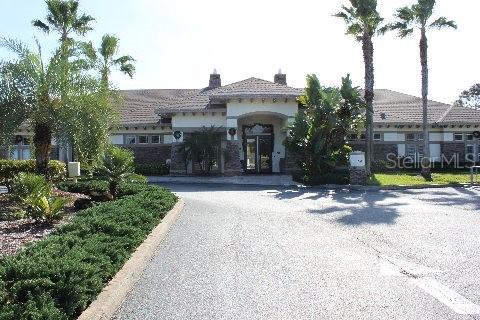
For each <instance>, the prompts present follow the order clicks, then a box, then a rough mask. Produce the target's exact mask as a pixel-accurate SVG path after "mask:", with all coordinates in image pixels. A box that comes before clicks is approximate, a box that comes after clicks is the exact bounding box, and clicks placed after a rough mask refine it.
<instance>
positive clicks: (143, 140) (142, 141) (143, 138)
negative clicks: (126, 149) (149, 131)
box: [138, 136, 148, 144]
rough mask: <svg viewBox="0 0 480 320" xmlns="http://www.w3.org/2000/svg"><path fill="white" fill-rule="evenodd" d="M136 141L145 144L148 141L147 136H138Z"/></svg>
mask: <svg viewBox="0 0 480 320" xmlns="http://www.w3.org/2000/svg"><path fill="white" fill-rule="evenodd" d="M138 143H140V144H147V143H148V136H138Z"/></svg>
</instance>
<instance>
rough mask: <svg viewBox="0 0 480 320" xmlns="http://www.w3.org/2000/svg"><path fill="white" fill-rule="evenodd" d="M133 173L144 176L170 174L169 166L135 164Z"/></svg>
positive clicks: (164, 164) (163, 164) (162, 164)
mask: <svg viewBox="0 0 480 320" xmlns="http://www.w3.org/2000/svg"><path fill="white" fill-rule="evenodd" d="M135 172H136V173H138V174H143V175H146V176H166V175H168V174H170V165H168V164H166V163H158V164H157V163H155V164H153V163H152V164H138V163H137V164H135Z"/></svg>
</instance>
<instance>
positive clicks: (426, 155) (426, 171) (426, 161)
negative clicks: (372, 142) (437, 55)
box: [420, 27, 432, 180]
mask: <svg viewBox="0 0 480 320" xmlns="http://www.w3.org/2000/svg"><path fill="white" fill-rule="evenodd" d="M420 62H421V64H422V105H423V123H422V124H423V158H422V163H421V164H422V176H423V177H424V178H425V179H426V180H432V172H431V170H430V165H431V164H430V142H429V140H430V139H429V137H428V41H427V35H426V28H425V27H422V29H421V38H420Z"/></svg>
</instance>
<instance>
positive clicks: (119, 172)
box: [99, 146, 135, 199]
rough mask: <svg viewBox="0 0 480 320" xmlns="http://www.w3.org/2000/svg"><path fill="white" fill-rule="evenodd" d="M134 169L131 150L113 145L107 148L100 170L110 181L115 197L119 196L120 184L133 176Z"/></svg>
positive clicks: (112, 193)
mask: <svg viewBox="0 0 480 320" xmlns="http://www.w3.org/2000/svg"><path fill="white" fill-rule="evenodd" d="M134 170H135V166H134V156H133V152H132V151H131V150H127V149H123V148H118V147H113V146H111V147H110V148H107V150H106V152H105V156H104V159H103V165H102V166H101V167H100V170H99V172H100V174H101V175H102V176H103V177H104V178H105V179H106V180H107V181H108V183H109V190H110V194H111V195H112V197H113V199H116V198H117V194H118V185H119V184H120V183H121V182H123V181H124V180H125V179H128V178H129V177H131V176H133V175H134Z"/></svg>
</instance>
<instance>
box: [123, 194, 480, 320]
mask: <svg viewBox="0 0 480 320" xmlns="http://www.w3.org/2000/svg"><path fill="white" fill-rule="evenodd" d="M170 187H171V188H172V189H173V190H174V191H175V192H177V193H178V194H179V195H180V196H181V197H182V198H183V199H184V200H185V202H186V207H185V210H184V212H183V213H182V215H181V216H180V218H179V220H178V221H177V222H176V224H175V225H174V226H173V228H172V229H171V231H170V233H169V235H168V237H167V239H166V240H165V242H164V243H163V244H162V245H161V246H160V247H159V248H158V251H157V253H156V256H155V257H154V259H153V260H152V261H151V263H150V265H149V266H148V267H147V269H146V271H145V273H144V275H143V277H142V279H141V281H139V283H138V284H137V286H136V287H135V288H134V290H132V292H130V294H129V296H128V298H127V299H126V300H125V302H124V304H123V305H122V307H121V308H120V309H119V311H118V313H117V316H116V318H117V319H182V320H184V319H480V307H479V305H480V249H479V247H480V246H479V245H480V190H475V189H453V188H451V189H432V190H416V191H402V192H392V191H382V192H359V191H358V192H343V191H335V192H334V191H319V192H306V191H299V190H288V189H268V190H262V189H260V188H258V187H241V186H232V187H225V186H223V187H222V186H208V185H203V186H199V185H196V186H195V185H171V186H170Z"/></svg>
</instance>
